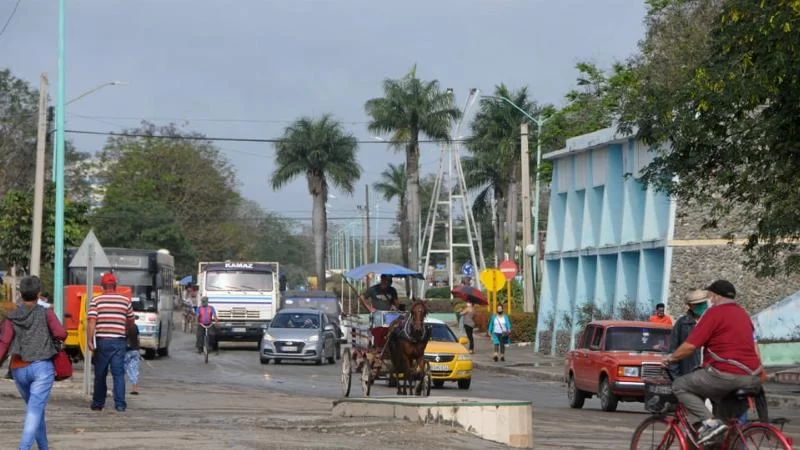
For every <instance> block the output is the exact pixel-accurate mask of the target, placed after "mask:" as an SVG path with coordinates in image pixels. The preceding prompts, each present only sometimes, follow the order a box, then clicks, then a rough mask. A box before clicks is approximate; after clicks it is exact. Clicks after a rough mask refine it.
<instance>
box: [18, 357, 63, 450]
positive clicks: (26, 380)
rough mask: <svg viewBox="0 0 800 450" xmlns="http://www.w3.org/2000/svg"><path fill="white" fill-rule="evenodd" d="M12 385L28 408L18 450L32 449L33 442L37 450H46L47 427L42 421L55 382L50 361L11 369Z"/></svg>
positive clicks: (53, 370)
mask: <svg viewBox="0 0 800 450" xmlns="http://www.w3.org/2000/svg"><path fill="white" fill-rule="evenodd" d="M13 372H14V383H15V384H16V385H17V390H18V391H19V394H20V395H21V396H22V399H23V400H24V401H25V404H26V405H27V406H28V407H27V409H26V411H25V424H24V425H23V426H22V439H21V440H20V442H19V448H20V450H23V449H24V450H27V449H29V448H33V443H34V441H35V442H36V444H37V445H38V446H39V449H41V450H46V449H47V448H48V446H47V427H46V425H45V421H44V410H45V408H47V400H48V399H49V398H50V390H51V389H52V388H53V382H54V381H55V375H56V374H55V369H54V368H53V363H52V362H51V361H50V360H42V361H36V362H33V363H31V364H30V365H29V366H27V367H21V368H18V369H13Z"/></svg>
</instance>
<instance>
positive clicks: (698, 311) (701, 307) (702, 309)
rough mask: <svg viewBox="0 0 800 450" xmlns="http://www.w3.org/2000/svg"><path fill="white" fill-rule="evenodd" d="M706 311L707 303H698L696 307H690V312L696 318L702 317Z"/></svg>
mask: <svg viewBox="0 0 800 450" xmlns="http://www.w3.org/2000/svg"><path fill="white" fill-rule="evenodd" d="M707 309H708V302H707V301H705V302H703V303H698V304H696V305H692V312H694V313H695V314H697V315H698V316H702V315H703V313H704V312H706V310H707Z"/></svg>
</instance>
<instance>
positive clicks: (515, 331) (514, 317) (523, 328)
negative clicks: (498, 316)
mask: <svg viewBox="0 0 800 450" xmlns="http://www.w3.org/2000/svg"><path fill="white" fill-rule="evenodd" d="M508 319H509V320H510V321H511V336H510V338H511V342H533V341H534V340H535V339H536V314H534V313H526V312H519V313H517V312H512V313H511V314H509V315H508Z"/></svg>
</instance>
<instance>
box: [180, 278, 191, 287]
mask: <svg viewBox="0 0 800 450" xmlns="http://www.w3.org/2000/svg"><path fill="white" fill-rule="evenodd" d="M178 284H180V285H181V286H188V285H190V284H192V276H191V275H186V276H185V277H183V278H181V281H179V282H178Z"/></svg>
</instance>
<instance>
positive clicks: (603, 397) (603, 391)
mask: <svg viewBox="0 0 800 450" xmlns="http://www.w3.org/2000/svg"><path fill="white" fill-rule="evenodd" d="M597 396H598V397H600V408H601V409H602V410H603V411H608V412H614V411H616V410H617V405H618V404H619V399H618V398H617V396H616V395H614V393H613V392H611V384H609V382H608V378H606V377H603V379H602V380H600V392H598V395H597Z"/></svg>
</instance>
